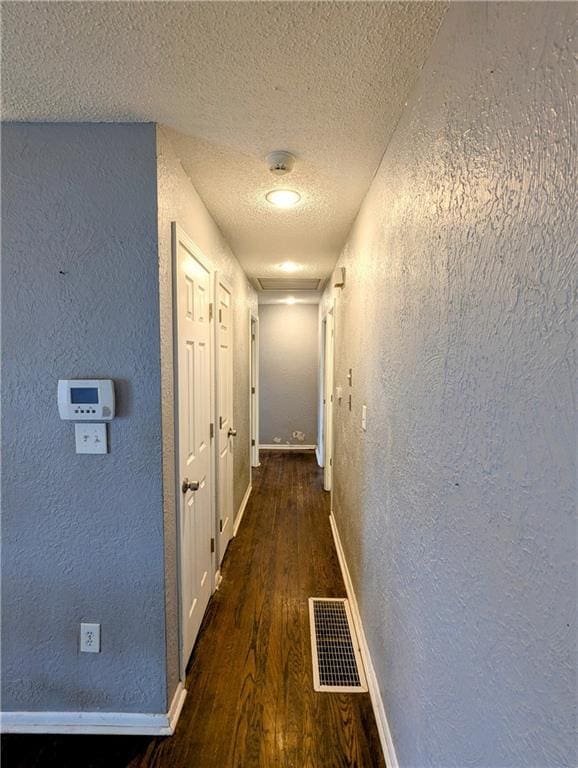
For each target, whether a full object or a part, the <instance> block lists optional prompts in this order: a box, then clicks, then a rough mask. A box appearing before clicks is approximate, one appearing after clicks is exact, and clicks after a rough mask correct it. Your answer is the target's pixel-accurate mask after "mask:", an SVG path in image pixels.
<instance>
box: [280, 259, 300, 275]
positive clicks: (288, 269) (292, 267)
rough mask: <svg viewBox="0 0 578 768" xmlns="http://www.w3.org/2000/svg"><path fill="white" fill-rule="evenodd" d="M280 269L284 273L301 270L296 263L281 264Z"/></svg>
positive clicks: (285, 262) (286, 262)
mask: <svg viewBox="0 0 578 768" xmlns="http://www.w3.org/2000/svg"><path fill="white" fill-rule="evenodd" d="M279 269H282V270H283V272H297V271H299V270H300V269H301V266H300V265H299V264H295V262H294V261H284V262H283V264H279Z"/></svg>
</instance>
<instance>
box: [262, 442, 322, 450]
mask: <svg viewBox="0 0 578 768" xmlns="http://www.w3.org/2000/svg"><path fill="white" fill-rule="evenodd" d="M259 448H260V449H261V450H262V451H314V450H315V449H316V448H317V446H316V445H301V444H300V443H299V444H295V443H289V444H287V443H272V444H271V445H266V444H263V443H261V444H260V445H259Z"/></svg>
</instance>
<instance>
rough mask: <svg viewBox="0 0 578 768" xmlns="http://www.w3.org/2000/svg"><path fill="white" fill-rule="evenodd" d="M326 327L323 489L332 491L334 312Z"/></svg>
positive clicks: (331, 313) (330, 313)
mask: <svg viewBox="0 0 578 768" xmlns="http://www.w3.org/2000/svg"><path fill="white" fill-rule="evenodd" d="M324 327H325V344H324V347H325V361H324V373H325V385H324V388H323V389H324V393H325V418H324V420H323V424H324V436H323V444H324V448H325V457H324V466H323V487H324V488H325V490H326V491H330V490H331V487H332V482H333V401H334V396H333V350H334V340H335V339H334V320H333V310H330V311H329V312H328V313H327V318H326V321H325V323H324Z"/></svg>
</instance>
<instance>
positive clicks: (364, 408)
mask: <svg viewBox="0 0 578 768" xmlns="http://www.w3.org/2000/svg"><path fill="white" fill-rule="evenodd" d="M361 429H362V430H363V431H364V432H367V406H366V405H362V406H361Z"/></svg>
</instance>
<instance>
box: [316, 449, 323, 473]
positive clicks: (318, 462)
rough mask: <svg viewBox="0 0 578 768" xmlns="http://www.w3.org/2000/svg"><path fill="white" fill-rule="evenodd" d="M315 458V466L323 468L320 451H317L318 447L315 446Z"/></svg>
mask: <svg viewBox="0 0 578 768" xmlns="http://www.w3.org/2000/svg"><path fill="white" fill-rule="evenodd" d="M315 458H316V459H317V466H319V467H321V468H323V463H322V461H321V451H320V450H319V446H318V445H316V446H315Z"/></svg>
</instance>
